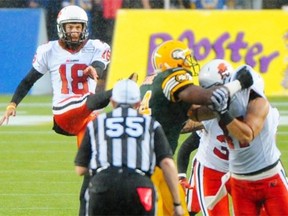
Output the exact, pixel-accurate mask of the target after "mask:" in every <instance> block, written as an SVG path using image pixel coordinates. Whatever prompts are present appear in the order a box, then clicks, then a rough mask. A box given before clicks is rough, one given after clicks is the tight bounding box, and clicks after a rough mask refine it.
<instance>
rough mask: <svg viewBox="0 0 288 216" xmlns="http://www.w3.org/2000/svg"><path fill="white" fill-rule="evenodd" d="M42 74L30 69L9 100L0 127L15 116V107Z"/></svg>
mask: <svg viewBox="0 0 288 216" xmlns="http://www.w3.org/2000/svg"><path fill="white" fill-rule="evenodd" d="M42 76H43V74H41V73H39V72H38V71H37V70H35V69H34V68H32V69H31V70H30V72H29V73H28V74H27V75H26V76H25V77H24V79H23V80H22V81H21V82H20V84H19V85H18V87H17V88H16V91H15V93H14V95H13V97H12V99H11V102H10V104H9V105H8V106H7V108H6V111H5V113H4V115H3V117H2V119H1V120H0V125H2V124H3V123H4V122H5V121H6V123H7V124H8V123H9V117H10V116H16V107H17V105H18V104H19V103H20V102H21V101H22V99H23V98H24V97H25V96H26V95H27V93H28V92H29V90H30V89H31V88H32V86H33V85H34V83H35V82H36V81H37V80H38V79H40V78H41V77H42Z"/></svg>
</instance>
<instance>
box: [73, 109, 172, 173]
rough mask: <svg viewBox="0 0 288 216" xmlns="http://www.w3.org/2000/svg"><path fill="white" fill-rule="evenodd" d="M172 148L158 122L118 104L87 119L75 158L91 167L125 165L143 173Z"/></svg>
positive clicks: (82, 164) (152, 170)
mask: <svg viewBox="0 0 288 216" xmlns="http://www.w3.org/2000/svg"><path fill="white" fill-rule="evenodd" d="M165 157H169V158H172V151H171V148H170V146H169V143H168V141H167V138H166V136H165V134H164V131H163V129H162V127H161V125H160V124H159V123H158V122H157V121H156V120H154V119H153V118H152V117H151V116H148V115H141V114H139V113H138V112H137V110H135V109H132V108H130V107H123V106H122V107H121V106H120V107H118V108H116V109H114V110H112V111H111V112H110V113H107V114H106V113H103V114H101V115H99V116H98V117H97V118H96V119H95V120H94V121H92V122H90V123H89V124H88V126H87V130H86V133H85V136H84V139H83V142H82V144H81V146H80V148H79V151H78V154H77V156H76V159H75V164H76V165H77V166H83V167H89V168H91V169H98V168H106V167H127V168H130V169H139V170H141V171H143V172H145V173H147V174H152V173H153V172H154V168H155V165H156V164H158V163H159V162H160V161H161V160H162V159H163V158H165Z"/></svg>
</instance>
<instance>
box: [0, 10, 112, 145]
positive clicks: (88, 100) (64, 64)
mask: <svg viewBox="0 0 288 216" xmlns="http://www.w3.org/2000/svg"><path fill="white" fill-rule="evenodd" d="M87 22H88V17H87V14H86V12H85V11H84V10H83V9H82V8H80V7H78V6H67V7H65V8H63V9H62V10H61V11H60V12H59V15H58V18H57V29H58V35H59V40H56V41H49V42H48V43H46V44H43V45H40V46H39V47H38V48H37V51H36V54H35V56H34V59H33V64H32V65H33V67H32V69H31V70H30V72H29V73H28V74H27V75H26V77H24V79H23V80H22V81H21V83H20V84H19V85H18V87H17V89H16V91H15V93H14V95H13V97H12V100H11V103H10V104H9V105H8V107H7V111H6V113H5V114H4V116H3V118H2V119H1V121H0V124H3V122H4V121H6V122H7V123H8V121H9V117H10V116H11V115H13V116H15V115H16V107H17V106H18V104H19V103H20V102H21V100H22V99H23V98H24V97H25V96H26V95H27V93H28V91H29V90H30V89H31V87H32V86H33V84H34V83H35V82H36V81H37V80H38V79H39V78H41V77H42V76H43V75H44V74H45V73H49V75H50V79H51V85H52V89H53V115H54V128H53V129H54V130H55V131H56V132H58V133H60V134H65V135H78V134H79V132H81V130H82V129H83V128H85V126H86V123H87V121H88V120H89V119H91V118H93V117H94V116H93V114H92V111H93V110H95V109H99V108H102V107H105V106H106V105H107V104H108V103H109V97H110V96H111V92H108V93H105V94H104V93H101V95H97V96H96V95H94V94H95V90H96V87H97V90H98V89H101V90H103V89H104V87H103V83H104V80H105V76H106V74H105V69H106V67H107V65H108V64H109V61H110V46H109V45H108V44H106V43H104V42H102V41H100V40H91V39H88V29H87ZM101 85H102V86H101ZM100 87H101V88H100ZM101 96H102V97H105V98H107V100H106V101H105V100H104V103H102V100H99V102H98V98H100V99H101ZM79 143H80V142H79Z"/></svg>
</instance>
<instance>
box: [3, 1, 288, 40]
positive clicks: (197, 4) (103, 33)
mask: <svg viewBox="0 0 288 216" xmlns="http://www.w3.org/2000/svg"><path fill="white" fill-rule="evenodd" d="M67 5H78V6H81V7H82V8H83V9H85V10H86V12H87V14H88V18H89V28H90V38H97V39H100V40H103V41H105V42H107V43H108V44H110V45H112V38H113V30H114V24H115V20H116V12H117V10H118V9H191V10H193V9H218V10H227V9H229V10H230V9H231V10H233V9H235V10H249V9H254V10H262V9H286V8H287V7H288V0H0V8H42V9H44V10H45V14H46V26H47V33H48V39H49V40H57V39H58V36H57V28H56V19H57V15H58V12H59V11H60V9H61V8H63V7H65V6H67ZM0 12H1V11H0Z"/></svg>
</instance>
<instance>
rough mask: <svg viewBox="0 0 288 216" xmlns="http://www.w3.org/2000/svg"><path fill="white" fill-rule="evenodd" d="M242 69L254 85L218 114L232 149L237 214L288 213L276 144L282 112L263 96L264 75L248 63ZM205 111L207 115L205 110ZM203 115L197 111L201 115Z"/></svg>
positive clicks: (232, 187) (232, 184) (231, 182)
mask: <svg viewBox="0 0 288 216" xmlns="http://www.w3.org/2000/svg"><path fill="white" fill-rule="evenodd" d="M243 69H245V70H249V71H250V72H251V74H252V77H253V85H252V86H251V87H250V88H248V89H245V90H243V91H240V92H237V93H236V94H235V96H234V97H233V98H232V100H231V103H230V105H229V108H228V109H226V110H223V111H222V112H220V113H218V114H219V117H218V118H219V119H220V122H219V125H220V127H221V128H222V130H223V132H224V135H225V136H224V137H223V138H225V141H226V143H227V146H228V149H229V172H230V174H231V177H230V179H229V178H226V181H228V180H229V186H230V192H231V194H232V201H233V209H234V214H235V215H236V216H238V215H239V216H240V215H259V214H260V213H261V211H262V213H263V212H265V214H268V215H288V209H287V208H286V206H287V205H288V184H287V179H286V174H285V171H284V169H283V167H282V165H281V162H280V151H279V150H278V148H277V146H276V131H277V127H278V123H279V112H278V110H277V109H276V108H273V107H272V106H271V105H270V103H269V101H268V100H267V98H266V96H265V95H264V81H263V79H262V77H261V76H260V75H259V74H257V73H256V72H255V71H254V70H253V69H252V68H251V67H250V66H248V65H243V66H241V67H239V68H238V69H236V71H239V70H243ZM231 80H233V76H232V78H231ZM198 111H199V110H198ZM202 114H203V116H205V115H206V117H207V116H208V114H207V112H206V113H205V114H204V112H203V110H202V111H201V112H200V115H202ZM203 116H202V117H203ZM202 117H199V112H198V118H199V119H202ZM226 177H227V176H226ZM223 180H224V178H223ZM223 184H225V181H223ZM224 191H226V189H224ZM221 194H222V195H223V191H221V190H220V191H218V193H217V194H216V196H215V199H214V201H213V202H210V204H211V203H214V204H215V203H217V201H218V200H219V197H221ZM224 194H225V193H224ZM215 200H216V202H215ZM214 204H213V205H214ZM213 205H210V206H209V208H211V207H212V206H213ZM284 206H285V207H284Z"/></svg>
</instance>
